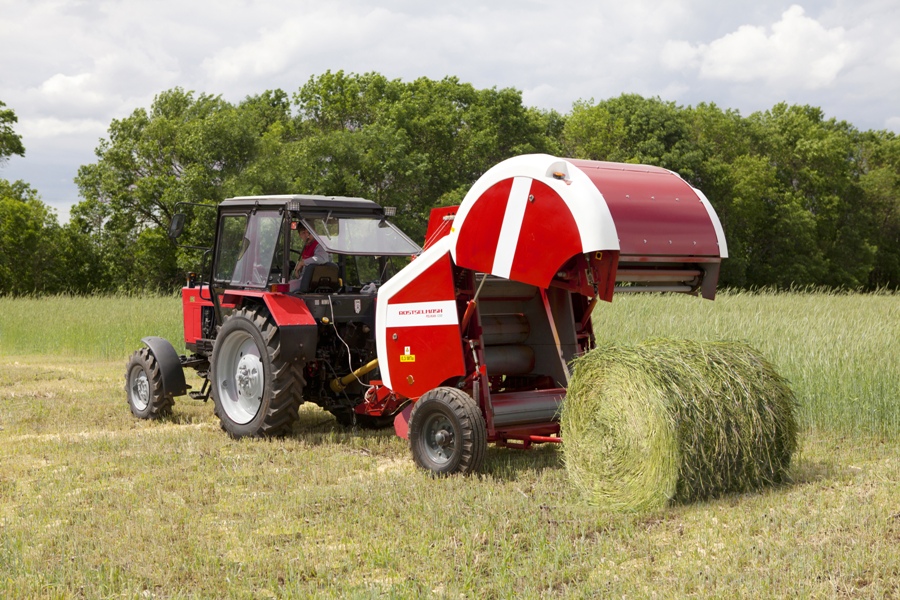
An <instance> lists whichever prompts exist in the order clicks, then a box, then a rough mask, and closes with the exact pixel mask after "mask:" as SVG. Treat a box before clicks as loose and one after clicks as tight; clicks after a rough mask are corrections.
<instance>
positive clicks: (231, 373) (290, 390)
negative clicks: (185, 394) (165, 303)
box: [209, 307, 304, 438]
mask: <svg viewBox="0 0 900 600" xmlns="http://www.w3.org/2000/svg"><path fill="white" fill-rule="evenodd" d="M295 364H296V363H294V362H293V361H292V360H291V356H289V355H287V354H286V352H284V351H283V348H282V347H281V336H280V335H279V331H278V326H277V325H276V324H275V322H274V321H273V320H272V319H271V317H270V316H269V314H268V313H267V312H266V310H265V309H264V308H262V307H251V308H243V309H240V310H238V311H236V312H235V313H234V314H232V315H231V316H230V317H228V319H226V321H225V323H224V324H223V325H222V328H221V329H219V333H218V335H217V336H216V343H215V347H214V348H213V353H212V357H211V358H210V363H209V380H210V392H211V393H212V397H213V402H214V404H215V413H216V416H218V417H219V421H220V422H221V425H222V429H224V430H225V431H227V432H228V434H229V435H231V436H232V437H235V438H241V437H271V436H280V435H287V434H288V433H290V432H291V428H292V426H293V425H294V422H295V421H296V420H297V418H298V414H297V409H298V407H299V405H300V402H299V401H298V400H299V398H300V397H301V392H302V386H303V383H304V380H303V376H302V374H300V373H297V372H295V368H296V367H295Z"/></svg>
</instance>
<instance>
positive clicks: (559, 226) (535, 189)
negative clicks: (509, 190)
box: [509, 180, 582, 287]
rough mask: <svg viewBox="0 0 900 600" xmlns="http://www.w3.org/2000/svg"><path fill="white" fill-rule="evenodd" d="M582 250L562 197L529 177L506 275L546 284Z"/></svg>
mask: <svg viewBox="0 0 900 600" xmlns="http://www.w3.org/2000/svg"><path fill="white" fill-rule="evenodd" d="M581 253H582V249H581V235H580V234H579V233H578V225H577V224H576V223H575V218H574V217H573V216H572V212H571V211H570V210H569V207H568V206H567V205H566V203H565V201H563V199H562V198H560V197H559V195H558V194H557V193H556V192H555V191H553V189H551V188H550V186H548V185H547V184H545V183H543V182H541V181H537V180H535V181H532V183H531V191H530V195H529V200H528V204H527V205H526V207H525V216H524V218H523V219H522V229H521V230H520V231H519V242H518V244H517V246H516V255H515V258H514V259H513V263H512V269H511V270H510V274H509V278H510V279H514V280H516V281H522V282H525V283H529V284H531V285H536V286H539V287H547V286H548V285H550V281H551V280H552V279H553V276H554V275H556V273H557V271H558V270H559V268H560V267H562V266H563V264H564V263H565V262H566V261H568V260H569V259H570V258H572V257H573V256H576V255H578V254H581Z"/></svg>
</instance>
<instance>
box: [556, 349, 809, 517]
mask: <svg viewBox="0 0 900 600" xmlns="http://www.w3.org/2000/svg"><path fill="white" fill-rule="evenodd" d="M795 412H796V399H795V398H794V395H793V392H792V391H791V389H790V387H789V386H788V384H787V382H786V381H785V380H784V379H783V378H782V377H780V376H779V375H778V373H776V372H775V369H774V368H773V367H772V365H771V364H769V363H768V362H767V361H766V360H765V359H763V358H762V356H760V354H759V353H758V352H756V351H755V350H753V349H752V348H751V347H749V346H747V345H746V344H742V343H731V342H695V341H686V340H652V341H649V342H646V343H643V344H640V345H637V346H622V345H610V346H605V347H601V348H597V349H595V350H592V351H591V352H588V353H587V354H585V355H584V356H583V357H581V358H579V359H577V361H576V362H575V364H574V371H573V375H572V380H571V382H570V385H569V388H568V393H567V395H566V400H565V402H564V404H563V409H562V415H561V432H562V437H563V440H564V443H563V452H564V461H565V466H566V469H567V471H568V473H569V476H570V478H571V479H572V481H573V483H574V484H575V486H576V487H577V488H579V489H580V490H581V491H582V492H584V493H585V494H586V496H587V498H588V500H589V501H590V502H591V503H593V504H596V505H600V506H603V507H605V508H609V509H614V510H625V511H642V510H650V509H655V508H659V507H662V506H664V505H665V504H667V503H670V502H676V503H682V502H690V501H695V500H702V499H706V498H710V497H714V496H718V495H721V494H724V493H731V492H744V491H750V490H757V489H760V488H762V487H764V486H769V485H774V484H778V483H781V482H783V481H785V479H786V477H787V470H788V467H789V466H790V462H791V455H792V454H793V452H794V450H796V448H797V421H796V417H795Z"/></svg>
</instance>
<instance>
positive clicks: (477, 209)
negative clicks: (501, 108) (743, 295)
mask: <svg viewBox="0 0 900 600" xmlns="http://www.w3.org/2000/svg"><path fill="white" fill-rule="evenodd" d="M449 236H450V237H451V238H453V242H452V243H451V250H450V252H451V254H452V256H453V260H454V262H455V263H456V264H457V265H459V266H461V267H465V268H469V269H473V270H476V271H480V272H483V273H490V274H493V275H497V276H499V277H504V278H508V279H514V280H517V281H522V282H525V283H530V284H532V285H536V286H539V287H547V286H549V285H550V282H551V281H552V280H553V278H554V276H555V275H556V273H557V272H558V271H559V269H560V268H561V267H562V266H563V265H564V264H565V263H566V262H567V261H568V260H569V259H571V258H572V257H573V256H576V255H582V254H589V253H596V252H605V251H610V252H617V253H618V272H617V281H619V282H620V283H622V282H628V287H623V288H621V290H622V291H630V288H634V289H638V288H640V287H641V286H640V285H638V284H639V283H647V282H652V283H653V284H654V285H657V287H658V284H659V283H660V282H663V283H677V282H679V281H681V280H682V279H691V280H696V281H699V280H701V279H703V280H704V285H703V290H702V293H703V295H704V296H707V297H710V296H711V295H714V294H715V285H716V281H715V280H716V279H717V278H718V264H719V262H720V260H721V259H722V258H725V257H726V256H727V247H726V244H725V236H724V233H723V231H722V226H721V224H720V222H719V218H718V216H717V215H716V213H715V211H714V210H713V208H712V206H711V205H710V203H709V201H708V200H707V199H706V197H705V196H704V195H703V193H702V192H700V190H697V189H695V188H693V187H691V186H690V185H689V184H688V183H687V182H685V181H684V180H683V179H682V178H681V177H679V176H678V175H677V174H675V173H673V172H671V171H668V170H666V169H662V168H659V167H653V166H647V165H632V164H622V163H610V162H600V161H589V160H575V159H563V158H557V157H554V156H549V155H546V154H531V155H524V156H517V157H514V158H510V159H508V160H506V161H503V162H501V163H499V164H498V165H496V166H495V167H493V168H492V169H490V170H489V171H488V172H486V173H485V174H484V175H483V176H482V177H481V178H480V179H479V180H478V181H477V182H476V183H475V184H474V185H473V186H472V189H471V190H470V191H469V193H468V194H467V195H466V197H465V199H464V200H463V203H462V205H461V206H460V208H459V211H458V212H457V214H456V217H455V219H454V221H453V226H452V229H451V231H450V234H449ZM698 265H699V266H698ZM698 271H699V272H700V273H699V274H698ZM688 275H691V277H688ZM700 275H704V276H702V277H701V276H700ZM710 279H712V281H710ZM670 287H672V291H686V290H685V289H676V288H677V287H681V288H683V287H685V286H684V285H682V286H670Z"/></svg>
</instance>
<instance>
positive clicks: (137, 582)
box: [0, 293, 900, 598]
mask: <svg viewBox="0 0 900 600" xmlns="http://www.w3.org/2000/svg"><path fill="white" fill-rule="evenodd" d="M180 323H181V315H180V304H179V300H178V299H177V298H174V297H172V298H166V297H163V298H150V299H137V298H126V297H118V298H95V299H81V298H64V297H60V298H47V299H41V300H32V299H16V300H10V299H0V597H3V598H194V597H196V598H220V597H221V598H268V597H277V598H282V597H283V598H306V597H360V598H369V597H410V598H412V597H438V598H449V597H452V598H459V597H466V598H519V597H527V598H538V597H574V598H579V597H632V598H634V597H638V598H643V597H659V598H673V597H687V596H693V597H722V598H726V597H727V598H730V597H747V598H750V597H752V598H760V597H766V598H768V597H783V598H794V597H823V598H832V597H835V598H845V597H846V598H885V597H887V598H891V597H900V359H898V354H900V352H898V351H900V342H898V339H900V295H896V294H887V293H885V294H875V295H857V294H823V293H790V294H775V293H760V294H745V293H727V294H721V295H720V296H719V298H718V299H717V300H716V301H715V302H706V301H701V300H698V299H694V298H685V297H673V296H664V297H663V296H657V297H650V296H620V297H617V298H616V300H615V302H614V303H612V304H604V305H601V306H598V308H597V310H596V312H595V315H594V324H595V330H596V332H597V336H598V338H599V339H605V340H612V341H618V342H638V341H641V340H645V339H648V338H654V337H675V338H689V339H698V340H738V341H746V342H748V343H750V344H751V345H752V346H754V347H755V348H757V349H758V350H760V351H762V353H763V354H764V355H766V356H767V357H768V358H769V359H770V360H771V361H772V362H773V363H774V364H775V365H776V367H777V368H778V369H779V371H780V372H781V374H782V375H784V376H786V377H787V378H788V379H789V380H790V381H791V383H792V386H793V388H794V390H795V392H796V394H797V396H798V399H799V401H800V404H801V414H800V421H801V424H802V427H803V436H802V442H801V444H802V446H801V447H802V449H801V451H800V453H799V454H798V455H796V456H795V460H794V464H793V466H792V468H791V475H792V479H793V481H792V483H791V484H790V485H786V486H784V487H781V488H777V489H770V490H766V491H764V492H760V493H754V494H743V495H734V496H727V497H724V498H719V499H716V500H713V501H709V502H703V503H694V504H687V505H679V506H674V507H670V508H667V509H665V510H661V511H658V512H655V513H650V514H625V515H621V514H611V513H604V512H602V511H599V510H598V509H596V508H593V507H591V506H589V505H588V504H587V503H586V502H585V501H584V499H582V498H580V497H579V496H578V495H577V494H576V493H575V492H574V490H573V489H572V488H571V487H570V484H569V482H568V480H567V477H566V472H565V469H564V468H563V466H562V460H561V456H562V450H561V449H560V448H558V447H540V448H538V449H536V450H531V451H528V452H523V451H513V450H504V449H497V448H490V449H489V451H488V456H487V460H486V466H485V469H484V472H483V473H482V474H480V475H478V476H473V477H451V478H447V479H432V478H430V477H428V476H427V475H426V474H425V473H423V472H420V471H417V470H416V469H415V468H414V466H413V463H412V460H411V459H410V457H409V451H408V448H407V445H406V443H405V441H403V440H401V439H399V438H396V437H395V436H394V435H393V432H392V431H391V430H387V431H381V432H366V431H348V430H345V429H343V428H341V427H340V426H338V425H337V424H336V423H335V422H334V420H333V419H332V418H331V417H330V416H329V415H327V414H326V413H324V412H322V411H320V410H319V409H317V408H315V407H311V406H308V407H306V408H304V409H303V410H301V422H300V423H298V424H297V426H296V428H295V430H294V434H293V435H292V436H289V437H287V438H285V439H279V440H241V441H235V440H232V439H230V438H228V437H227V436H226V435H225V434H224V433H223V432H222V431H221V430H220V429H219V426H218V422H217V420H216V419H215V417H214V416H213V414H212V406H211V405H210V404H204V403H202V402H198V401H193V400H189V399H187V398H184V399H179V400H178V401H177V402H176V405H175V411H174V415H173V417H172V418H170V419H168V420H166V421H162V422H145V421H139V420H136V419H134V418H132V416H131V414H130V412H129V411H128V408H127V405H126V403H125V395H124V391H123V387H124V365H125V360H126V358H127V356H128V355H129V354H130V353H131V352H132V351H133V350H134V349H136V348H138V347H139V346H140V338H141V337H143V336H145V335H162V336H164V337H167V338H169V339H170V340H173V341H176V340H178V339H179V338H180V336H181V325H180ZM195 383H196V382H195Z"/></svg>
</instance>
